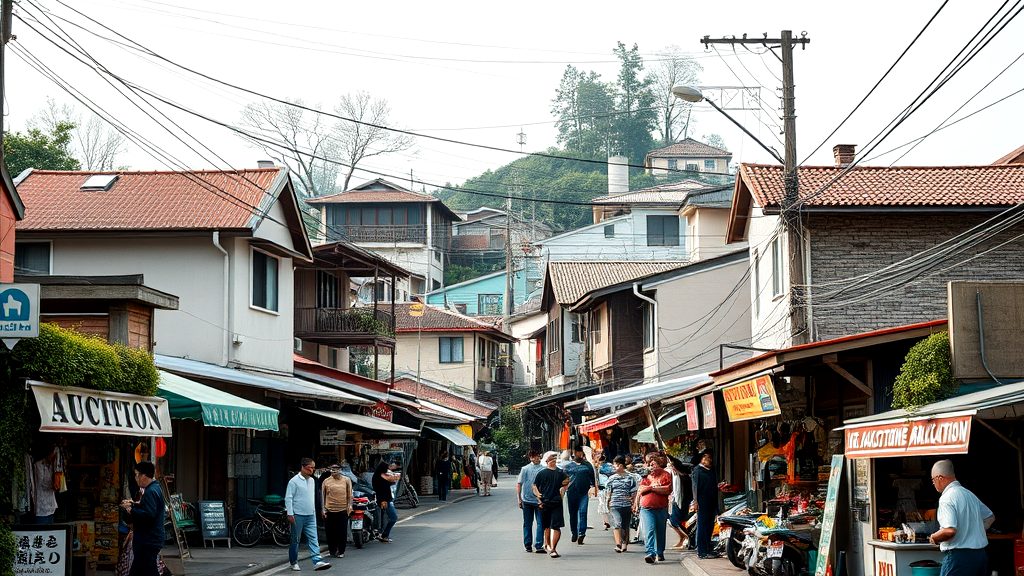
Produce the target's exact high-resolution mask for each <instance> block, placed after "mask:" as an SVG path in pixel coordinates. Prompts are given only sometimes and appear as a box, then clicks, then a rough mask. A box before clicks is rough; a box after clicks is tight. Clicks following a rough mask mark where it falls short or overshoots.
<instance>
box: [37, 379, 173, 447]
mask: <svg viewBox="0 0 1024 576" xmlns="http://www.w3.org/2000/svg"><path fill="white" fill-rule="evenodd" d="M29 384H30V385H31V386H32V394H33V395H34V396H35V398H36V407H37V408H38V409H39V418H40V422H41V424H40V426H39V430H40V431H41V432H76V433H85V434H94V433H100V434H119V435H124V436H170V435H171V412H170V409H169V408H168V407H167V400H165V399H163V398H158V397H156V396H138V395H135V394H122V393H120V392H104V391H101V390H88V389H86V388H76V387H73V386H54V385H53V384H45V383H43V382H29Z"/></svg>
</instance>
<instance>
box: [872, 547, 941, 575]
mask: <svg viewBox="0 0 1024 576" xmlns="http://www.w3.org/2000/svg"><path fill="white" fill-rule="evenodd" d="M868 545H869V546H871V547H872V549H873V550H874V558H875V561H874V566H875V573H874V576H911V574H910V572H911V570H910V563H911V562H917V561H918V560H934V561H936V562H938V563H940V564H941V563H942V552H940V551H939V546H938V545H937V544H924V543H922V544H898V543H896V542H888V541H886V540H871V541H869V542H868Z"/></svg>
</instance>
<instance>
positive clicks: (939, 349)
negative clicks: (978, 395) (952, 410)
mask: <svg viewBox="0 0 1024 576" xmlns="http://www.w3.org/2000/svg"><path fill="white" fill-rule="evenodd" d="M957 387H958V385H957V382H956V379H954V378H953V368H952V355H951V354H950V351H949V333H948V332H939V333H937V334H932V335H931V336H929V337H927V338H925V339H924V340H922V341H920V342H918V343H917V344H914V346H913V347H912V348H911V349H910V351H909V352H907V357H906V359H905V360H904V362H903V367H902V368H900V373H899V375H898V376H897V377H896V382H895V383H893V386H892V407H893V408H906V409H907V410H913V409H914V408H917V407H919V406H923V405H925V404H929V403H931V402H937V401H939V400H943V399H945V398H949V397H950V396H952V395H953V394H955V393H956V390H957Z"/></svg>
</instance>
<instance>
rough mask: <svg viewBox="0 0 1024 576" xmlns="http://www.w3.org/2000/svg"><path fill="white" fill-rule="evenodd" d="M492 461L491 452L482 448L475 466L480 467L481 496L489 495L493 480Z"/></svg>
mask: <svg viewBox="0 0 1024 576" xmlns="http://www.w3.org/2000/svg"><path fill="white" fill-rule="evenodd" d="M493 466H494V461H493V460H491V453H490V452H488V451H487V450H484V451H483V453H482V454H481V455H480V458H478V459H477V467H478V468H479V469H480V487H481V489H483V494H481V496H490V495H491V482H492V481H493V480H494V471H493Z"/></svg>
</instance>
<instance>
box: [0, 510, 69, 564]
mask: <svg viewBox="0 0 1024 576" xmlns="http://www.w3.org/2000/svg"><path fill="white" fill-rule="evenodd" d="M16 552H17V544H16V542H15V540H14V532H12V531H11V529H10V527H8V526H7V525H6V524H4V523H3V522H0V576H14V554H15V553H16ZM70 560H71V559H70V558H69V559H68V561H70Z"/></svg>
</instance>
